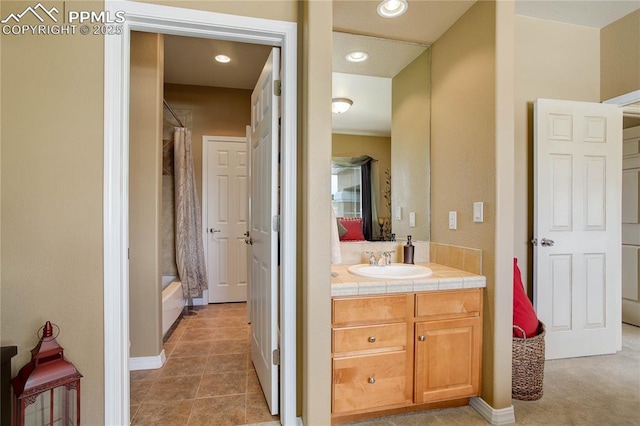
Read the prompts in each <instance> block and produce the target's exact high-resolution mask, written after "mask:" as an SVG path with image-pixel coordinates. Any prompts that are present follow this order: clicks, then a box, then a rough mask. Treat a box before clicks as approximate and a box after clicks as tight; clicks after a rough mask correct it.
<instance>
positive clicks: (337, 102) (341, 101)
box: [331, 98, 353, 114]
mask: <svg viewBox="0 0 640 426" xmlns="http://www.w3.org/2000/svg"><path fill="white" fill-rule="evenodd" d="M351 105H353V101H352V100H351V99H347V98H333V99H331V112H333V113H334V114H342V113H343V112H347V111H349V108H351Z"/></svg>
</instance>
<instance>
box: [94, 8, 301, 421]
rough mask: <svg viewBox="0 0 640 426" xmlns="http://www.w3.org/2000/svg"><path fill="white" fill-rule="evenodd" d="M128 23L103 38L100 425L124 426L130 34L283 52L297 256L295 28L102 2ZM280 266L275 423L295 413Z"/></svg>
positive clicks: (289, 298) (286, 168) (289, 288)
mask: <svg viewBox="0 0 640 426" xmlns="http://www.w3.org/2000/svg"><path fill="white" fill-rule="evenodd" d="M105 10H106V11H107V12H108V13H113V14H115V13H116V12H118V11H121V12H123V13H124V14H125V15H126V22H125V23H124V24H123V32H122V35H121V36H118V37H105V120H104V122H105V137H104V140H105V155H104V158H105V165H104V182H105V183H104V335H105V340H104V347H105V368H104V370H105V379H104V380H105V423H106V424H126V423H128V421H129V394H130V389H129V368H128V358H129V356H128V343H129V333H128V329H129V318H128V309H129V303H128V302H129V300H128V290H129V288H128V285H129V283H128V262H127V258H128V256H127V252H128V244H129V243H128V238H127V235H128V227H129V219H128V215H127V205H128V196H129V194H128V190H127V170H128V157H127V154H126V153H127V152H128V133H127V129H128V126H129V122H128V120H129V118H128V117H129V111H128V104H127V102H126V100H127V99H128V98H129V83H128V81H129V78H128V77H129V42H130V32H131V31H132V30H139V31H147V32H157V33H164V34H176V35H188V36H197V37H203V38H220V39H225V40H232V41H242V42H250V43H255V44H264V45H271V46H277V47H280V48H281V49H282V68H283V69H282V139H281V146H280V148H281V156H282V162H281V167H282V170H281V172H282V181H281V182H282V183H281V199H280V212H281V218H280V236H281V237H280V248H279V250H280V253H282V252H285V251H286V252H288V253H295V252H296V144H295V137H296V87H297V82H296V69H297V53H296V38H297V24H296V23H293V22H282V21H271V20H264V19H260V20H257V19H253V18H246V17H240V16H235V15H222V14H217V13H211V12H203V11H198V10H190V9H182V8H174V7H165V6H159V5H152V4H143V3H135V2H117V3H116V2H106V3H105ZM280 257H281V259H282V263H281V267H280V271H279V281H280V286H281V287H280V292H279V293H280V301H279V303H280V306H281V309H280V318H279V322H280V324H281V328H280V333H281V366H280V395H281V398H280V399H281V404H280V412H281V421H282V423H285V424H288V423H293V422H295V413H296V331H295V328H296V313H295V301H296V279H295V278H296V265H295V259H287V258H286V256H280Z"/></svg>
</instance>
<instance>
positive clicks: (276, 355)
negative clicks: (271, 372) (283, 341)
mask: <svg viewBox="0 0 640 426" xmlns="http://www.w3.org/2000/svg"><path fill="white" fill-rule="evenodd" d="M273 365H280V349H274V350H273Z"/></svg>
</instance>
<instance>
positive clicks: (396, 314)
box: [332, 289, 482, 419]
mask: <svg viewBox="0 0 640 426" xmlns="http://www.w3.org/2000/svg"><path fill="white" fill-rule="evenodd" d="M332 324H333V326H332V353H333V356H332V358H333V359H332V364H333V380H332V413H333V417H334V419H337V418H345V417H349V416H350V418H354V415H356V416H357V415H363V416H364V415H366V414H368V413H376V412H384V413H385V414H386V413H391V412H402V411H411V410H415V409H426V408H434V407H438V408H442V407H444V406H447V404H449V402H448V401H451V404H450V405H460V404H461V403H462V404H466V403H468V402H464V398H468V397H471V396H476V395H478V394H479V390H480V367H481V350H482V289H465V290H446V291H434V292H424V293H408V294H393V295H388V294H386V295H380V296H373V295H372V296H359V297H337V298H334V299H333V302H332ZM461 400H463V401H462V402H461ZM355 418H357V417H355Z"/></svg>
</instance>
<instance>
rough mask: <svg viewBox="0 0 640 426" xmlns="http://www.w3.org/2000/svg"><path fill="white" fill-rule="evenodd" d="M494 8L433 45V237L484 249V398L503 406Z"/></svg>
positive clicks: (472, 15)
mask: <svg viewBox="0 0 640 426" xmlns="http://www.w3.org/2000/svg"><path fill="white" fill-rule="evenodd" d="M495 9H496V5H495V3H494V2H478V3H477V4H476V5H474V6H473V7H472V8H471V9H469V11H468V12H467V13H466V14H465V15H463V16H462V17H461V18H460V19H459V20H458V21H457V22H456V23H455V24H454V25H453V26H452V27H451V28H450V29H449V30H448V31H447V32H446V33H445V34H444V35H443V36H442V37H441V38H440V39H438V40H437V41H436V42H435V43H434V44H433V53H432V71H431V72H432V92H431V93H432V97H431V108H432V115H431V117H432V122H431V131H432V133H431V208H432V211H431V213H432V214H431V241H433V242H436V243H445V244H454V245H462V246H466V247H473V248H479V249H482V270H483V274H484V275H485V276H486V277H487V289H486V291H485V300H484V302H485V304H484V310H485V316H484V327H483V340H484V341H483V353H482V356H483V360H482V365H483V368H482V371H483V376H482V398H483V399H484V400H485V401H487V402H488V403H489V404H490V405H492V406H493V407H494V408H496V409H500V408H505V407H508V406H510V405H511V400H510V392H509V395H508V397H505V395H499V394H496V393H495V392H494V391H495V389H494V384H495V383H494V382H495V381H496V377H500V376H499V375H500V374H501V371H499V370H496V369H495V366H494V356H495V353H494V351H498V350H499V348H495V347H494V343H495V336H494V328H495V325H494V323H493V320H494V319H495V318H494V311H495V309H496V306H495V303H496V299H497V295H496V292H495V289H496V284H495V282H494V278H495V271H494V263H495V259H494V253H495V245H494V244H495V242H494V241H495V240H494V238H495V229H496V223H495V215H496V210H495V209H496V207H495V206H496V190H495V188H496V163H495V155H496V145H495V143H496V142H495V138H496V127H495V126H496V124H495V123H496V114H495V104H496V95H495V91H496V84H495V62H496V54H495V44H496V40H495V25H496V18H495ZM460 123H464V125H461V124H460ZM475 201H483V202H484V223H473V217H472V212H473V210H472V208H473V202H475ZM449 211H457V212H458V229H457V230H449V229H448V212H449ZM508 371H510V369H509V370H508ZM504 373H506V372H504ZM506 374H508V373H506ZM503 377H504V375H503ZM506 377H508V376H506ZM498 380H499V379H498Z"/></svg>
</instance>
